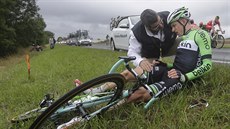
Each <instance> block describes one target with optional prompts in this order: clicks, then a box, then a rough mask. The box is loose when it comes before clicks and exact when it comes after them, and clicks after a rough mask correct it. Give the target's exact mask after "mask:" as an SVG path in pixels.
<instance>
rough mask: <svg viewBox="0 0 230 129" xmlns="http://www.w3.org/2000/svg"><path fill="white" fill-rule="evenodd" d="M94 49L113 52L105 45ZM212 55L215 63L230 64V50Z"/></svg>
mask: <svg viewBox="0 0 230 129" xmlns="http://www.w3.org/2000/svg"><path fill="white" fill-rule="evenodd" d="M90 47H92V48H97V49H107V50H111V47H110V45H109V44H107V45H106V44H105V43H94V44H93V45H92V46H90ZM212 51H213V53H212V59H213V61H214V62H219V63H226V64H230V49H227V48H221V49H216V48H214V49H213V50H212Z"/></svg>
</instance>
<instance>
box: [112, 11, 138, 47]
mask: <svg viewBox="0 0 230 129" xmlns="http://www.w3.org/2000/svg"><path fill="white" fill-rule="evenodd" d="M114 20H115V19H114ZM139 20H140V15H131V16H125V17H119V18H118V19H117V21H116V20H115V22H114V23H115V25H113V27H112V28H111V29H112V32H111V34H110V45H111V47H112V49H113V50H128V46H129V38H130V32H131V29H132V27H133V26H134V25H135V24H136V23H137V22H138V21H139Z"/></svg>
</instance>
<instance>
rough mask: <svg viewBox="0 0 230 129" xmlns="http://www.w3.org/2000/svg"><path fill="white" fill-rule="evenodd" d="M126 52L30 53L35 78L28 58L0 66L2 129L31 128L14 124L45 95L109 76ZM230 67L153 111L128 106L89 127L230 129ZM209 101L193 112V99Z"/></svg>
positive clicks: (219, 69) (13, 59) (57, 50)
mask: <svg viewBox="0 0 230 129" xmlns="http://www.w3.org/2000/svg"><path fill="white" fill-rule="evenodd" d="M121 55H126V53H125V52H113V51H110V50H97V49H90V48H81V47H70V46H61V45H57V46H56V47H55V48H54V49H52V50H50V49H45V50H44V51H43V52H32V53H31V54H30V57H31V59H30V63H31V76H30V79H28V73H27V65H26V63H25V59H24V56H23V54H21V56H13V57H10V58H7V59H5V60H3V59H1V61H0V87H1V90H0V94H1V97H0V129H7V128H22V129H27V128H28V124H29V123H30V122H26V123H25V124H22V123H21V124H20V125H13V124H11V123H10V120H11V119H12V118H13V117H14V116H15V115H18V114H20V113H23V112H25V111H28V110H31V109H33V108H36V107H37V106H38V104H39V102H40V101H41V100H42V99H43V96H44V95H45V94H47V93H53V94H54V95H55V98H59V97H60V96H62V95H63V94H64V93H66V92H67V91H69V90H71V89H72V88H73V87H74V84H73V81H74V80H75V79H76V78H78V79H80V80H81V81H83V82H85V81H87V80H89V79H92V78H94V77H97V76H100V75H102V74H106V73H107V72H108V71H109V69H110V67H111V66H112V65H113V64H114V63H115V62H116V61H117V60H118V58H117V57H118V56H121ZM229 73H230V66H229V65H221V64H214V67H213V70H212V72H210V73H209V74H207V75H205V76H204V81H201V82H200V83H197V84H194V85H193V86H192V87H191V88H184V89H183V90H180V92H176V93H174V94H172V95H170V96H167V97H164V98H162V99H160V100H158V101H157V102H156V103H155V105H154V106H153V107H152V108H151V109H150V110H148V111H147V112H144V111H143V105H142V104H140V105H134V104H129V105H124V106H123V107H121V108H119V109H117V110H114V111H111V112H108V113H105V114H104V115H102V117H100V118H95V119H94V120H93V121H91V122H90V123H89V127H90V128H92V129H108V128H111V129H118V128H124V129H160V128H163V129H185V128H186V129H229V128H230V125H229V123H230V110H229V109H230V88H229V87H230V80H229V78H230V74H229ZM200 98H203V99H205V100H207V101H208V102H209V106H208V107H207V108H205V107H195V108H193V109H188V106H189V104H190V102H191V101H192V100H193V99H200Z"/></svg>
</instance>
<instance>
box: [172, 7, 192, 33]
mask: <svg viewBox="0 0 230 129" xmlns="http://www.w3.org/2000/svg"><path fill="white" fill-rule="evenodd" d="M190 16H191V14H190V13H189V11H188V8H185V7H182V8H179V9H176V10H175V11H173V12H171V13H170V14H169V15H168V18H167V23H168V24H170V25H171V26H172V31H174V32H176V31H177V32H176V33H177V34H179V35H184V34H185V31H186V29H185V27H186V25H187V24H188V22H189V21H190V20H189V18H190ZM178 23H179V24H180V25H181V26H182V27H183V28H182V29H183V33H180V30H178V28H176V27H175V26H176V25H177V26H178Z"/></svg>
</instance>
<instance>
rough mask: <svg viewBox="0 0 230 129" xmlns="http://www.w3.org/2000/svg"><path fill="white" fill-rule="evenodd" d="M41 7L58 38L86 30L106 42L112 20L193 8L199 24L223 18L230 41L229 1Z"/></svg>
mask: <svg viewBox="0 0 230 129" xmlns="http://www.w3.org/2000/svg"><path fill="white" fill-rule="evenodd" d="M37 5H38V6H39V8H40V11H39V13H40V14H41V15H42V17H43V18H44V20H45V23H46V25H47V27H46V30H49V31H51V32H54V33H55V38H57V37H59V36H61V37H66V36H67V35H68V34H69V33H71V32H76V30H78V29H86V30H89V35H90V36H91V37H93V38H94V39H97V38H101V39H105V36H106V35H107V34H109V33H110V30H109V23H110V20H111V18H112V17H117V16H126V15H140V14H141V12H142V11H143V10H144V9H147V8H149V9H153V10H155V11H157V12H158V11H165V10H167V11H173V10H174V9H176V8H179V7H182V6H185V7H187V8H189V10H190V12H191V14H192V16H191V18H192V19H194V21H195V22H196V23H197V24H199V22H201V21H202V22H204V23H206V22H208V21H209V20H213V19H214V18H215V16H216V15H218V16H220V22H221V26H222V29H223V30H225V34H224V36H225V37H230V2H229V0H37Z"/></svg>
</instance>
